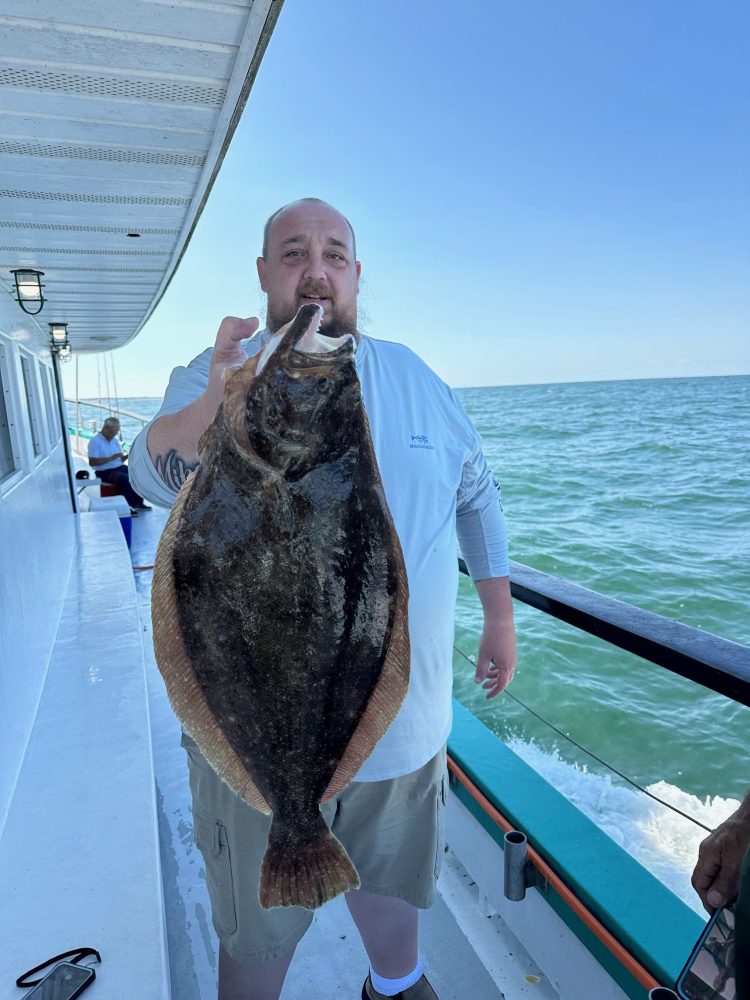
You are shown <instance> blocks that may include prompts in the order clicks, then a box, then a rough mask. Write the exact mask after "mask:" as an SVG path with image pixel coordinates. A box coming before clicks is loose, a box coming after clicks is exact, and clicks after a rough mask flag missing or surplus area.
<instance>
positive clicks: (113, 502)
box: [89, 496, 133, 548]
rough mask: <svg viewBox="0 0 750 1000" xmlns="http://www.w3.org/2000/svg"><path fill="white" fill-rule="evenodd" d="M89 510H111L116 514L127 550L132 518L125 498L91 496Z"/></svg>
mask: <svg viewBox="0 0 750 1000" xmlns="http://www.w3.org/2000/svg"><path fill="white" fill-rule="evenodd" d="M89 510H91V511H97V510H113V511H115V512H116V513H117V516H118V517H119V518H120V527H121V528H122V532H123V534H124V535H125V541H126V542H127V543H128V548H130V540H131V538H132V530H133V518H132V516H131V514H130V507H128V501H127V500H126V499H125V497H97V496H92V497H91V499H90V501H89Z"/></svg>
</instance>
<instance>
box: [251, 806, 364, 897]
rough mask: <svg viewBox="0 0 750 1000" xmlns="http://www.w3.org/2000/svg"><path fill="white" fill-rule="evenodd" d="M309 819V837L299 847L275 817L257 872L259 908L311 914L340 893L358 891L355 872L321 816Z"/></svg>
mask: <svg viewBox="0 0 750 1000" xmlns="http://www.w3.org/2000/svg"><path fill="white" fill-rule="evenodd" d="M310 819H311V823H312V826H313V829H312V831H311V836H308V837H306V838H305V841H304V843H303V844H300V843H299V842H298V841H297V842H296V843H295V842H294V839H293V838H292V837H290V836H289V828H288V826H287V825H286V824H284V823H283V822H281V821H279V820H277V819H276V818H275V817H274V820H273V822H272V824H271V829H270V831H269V833H268V846H267V847H266V853H265V855H264V856H263V863H262V865H261V869H260V889H259V897H260V905H261V906H262V907H263V908H264V909H266V910H267V909H269V908H270V907H272V906H304V907H305V908H306V909H308V910H314V909H315V908H316V907H318V906H321V905H322V904H323V903H325V902H327V901H328V900H329V899H333V898H334V896H338V895H339V893H342V892H347V891H348V890H349V889H358V888H359V875H358V874H357V869H356V868H355V867H354V865H353V864H352V862H351V860H350V858H349V855H348V854H347V853H346V851H345V850H344V848H343V846H342V845H341V843H340V842H339V841H338V840H337V839H336V837H334V835H333V834H332V833H331V831H330V830H329V829H328V827H327V826H326V824H325V821H324V820H323V817H322V816H321V815H320V812H319V811H317V810H316V813H315V818H313V817H312V816H311V817H310Z"/></svg>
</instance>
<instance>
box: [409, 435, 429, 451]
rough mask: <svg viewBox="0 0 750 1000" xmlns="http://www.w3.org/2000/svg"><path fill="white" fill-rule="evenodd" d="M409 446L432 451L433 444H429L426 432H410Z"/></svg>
mask: <svg viewBox="0 0 750 1000" xmlns="http://www.w3.org/2000/svg"><path fill="white" fill-rule="evenodd" d="M409 447H410V448H422V449H424V450H425V451H434V450H435V445H434V444H430V439H429V438H428V437H427V435H426V434H412V435H411V444H410V445H409Z"/></svg>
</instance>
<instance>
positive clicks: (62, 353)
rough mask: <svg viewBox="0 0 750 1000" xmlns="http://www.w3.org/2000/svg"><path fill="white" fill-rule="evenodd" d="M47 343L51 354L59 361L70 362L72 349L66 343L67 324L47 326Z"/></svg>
mask: <svg viewBox="0 0 750 1000" xmlns="http://www.w3.org/2000/svg"><path fill="white" fill-rule="evenodd" d="M49 343H50V348H51V349H52V351H53V353H54V354H56V355H57V356H58V358H59V359H60V360H61V361H70V356H71V354H72V353H73V349H72V348H71V346H70V343H69V342H68V324H67V323H50V324H49Z"/></svg>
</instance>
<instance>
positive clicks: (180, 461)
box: [154, 448, 200, 491]
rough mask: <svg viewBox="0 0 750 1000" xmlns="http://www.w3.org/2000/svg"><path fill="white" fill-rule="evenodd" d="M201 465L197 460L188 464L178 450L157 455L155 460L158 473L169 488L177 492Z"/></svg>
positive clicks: (174, 449)
mask: <svg viewBox="0 0 750 1000" xmlns="http://www.w3.org/2000/svg"><path fill="white" fill-rule="evenodd" d="M199 464H200V463H199V461H198V459H197V458H196V460H195V461H194V462H186V461H185V459H184V458H183V457H182V456H181V455H178V454H177V449H176V448H172V450H171V451H168V452H167V454H166V455H157V456H156V458H155V460H154V466H155V467H156V471H157V472H158V473H159V475H160V476H161V478H162V479H163V480H164V482H165V483H166V484H167V486H169V488H170V489H172V490H175V491H177V490H179V488H180V487H181V486H182V484H183V483H184V482H185V480H186V479H187V477H188V476H189V475H190V473H191V472H192V471H193V470H194V469H197V468H198V465H199Z"/></svg>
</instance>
